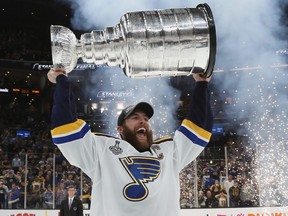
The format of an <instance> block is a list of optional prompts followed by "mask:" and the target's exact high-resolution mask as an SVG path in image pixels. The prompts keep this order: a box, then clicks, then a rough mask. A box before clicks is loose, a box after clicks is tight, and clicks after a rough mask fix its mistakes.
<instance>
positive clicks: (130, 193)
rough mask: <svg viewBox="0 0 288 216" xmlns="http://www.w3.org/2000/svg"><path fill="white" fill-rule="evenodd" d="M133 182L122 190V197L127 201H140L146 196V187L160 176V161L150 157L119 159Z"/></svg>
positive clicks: (147, 192) (147, 191)
mask: <svg viewBox="0 0 288 216" xmlns="http://www.w3.org/2000/svg"><path fill="white" fill-rule="evenodd" d="M119 160H120V161H121V163H122V165H123V166H124V168H125V169H126V171H127V172H128V174H129V175H130V177H131V178H132V180H133V182H131V183H129V184H127V185H126V186H125V187H124V188H123V195H124V197H125V198H126V199H127V200H129V201H142V200H144V199H145V198H146V197H147V196H148V194H149V190H148V188H147V186H146V184H148V183H149V182H153V181H154V180H155V179H157V178H158V176H159V174H160V161H159V160H158V159H157V158H151V157H136V156H135V157H124V158H120V159H119Z"/></svg>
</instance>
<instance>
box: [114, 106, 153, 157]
mask: <svg viewBox="0 0 288 216" xmlns="http://www.w3.org/2000/svg"><path fill="white" fill-rule="evenodd" d="M117 130H118V132H119V133H120V135H121V137H122V139H123V140H126V141H127V142H129V143H130V144H131V145H132V146H134V148H136V149H137V150H138V151H139V152H144V151H147V150H149V149H150V146H151V145H152V143H153V135H152V130H151V126H150V123H149V118H148V116H147V115H146V114H145V113H144V112H142V111H137V110H136V111H135V112H134V113H133V114H132V115H130V116H129V117H128V118H127V119H125V121H124V124H123V125H122V126H118V128H117Z"/></svg>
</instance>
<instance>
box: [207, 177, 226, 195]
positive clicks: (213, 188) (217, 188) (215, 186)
mask: <svg viewBox="0 0 288 216" xmlns="http://www.w3.org/2000/svg"><path fill="white" fill-rule="evenodd" d="M210 191H211V193H212V196H213V197H216V195H218V194H219V193H220V192H221V191H223V188H222V185H220V184H219V181H218V180H215V182H214V184H213V185H211V187H210Z"/></svg>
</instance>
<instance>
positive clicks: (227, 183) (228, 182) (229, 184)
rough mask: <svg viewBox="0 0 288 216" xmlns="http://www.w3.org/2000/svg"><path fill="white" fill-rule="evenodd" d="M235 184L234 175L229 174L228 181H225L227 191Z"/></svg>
mask: <svg viewBox="0 0 288 216" xmlns="http://www.w3.org/2000/svg"><path fill="white" fill-rule="evenodd" d="M233 185H234V179H233V176H232V175H228V179H227V181H225V183H224V189H225V191H229V189H230V188H231V187H232V186H233Z"/></svg>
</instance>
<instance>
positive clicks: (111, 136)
mask: <svg viewBox="0 0 288 216" xmlns="http://www.w3.org/2000/svg"><path fill="white" fill-rule="evenodd" d="M93 134H94V135H96V136H100V137H108V138H114V139H120V138H119V137H116V136H113V135H111V134H105V133H101V132H93Z"/></svg>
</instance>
